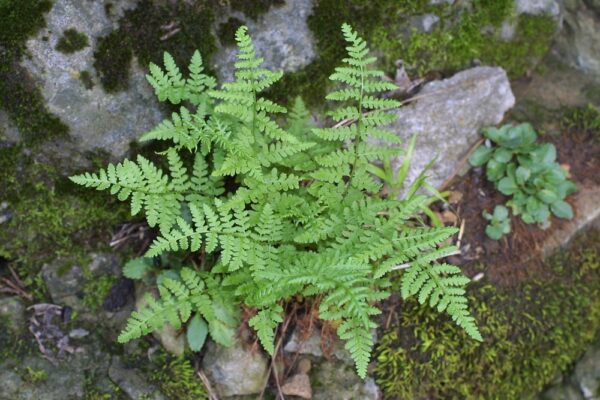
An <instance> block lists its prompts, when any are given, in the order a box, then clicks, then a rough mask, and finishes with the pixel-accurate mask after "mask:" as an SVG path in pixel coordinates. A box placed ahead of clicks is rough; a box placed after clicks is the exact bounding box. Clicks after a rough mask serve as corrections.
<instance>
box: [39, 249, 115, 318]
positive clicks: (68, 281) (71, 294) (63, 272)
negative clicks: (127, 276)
mask: <svg viewBox="0 0 600 400" xmlns="http://www.w3.org/2000/svg"><path fill="white" fill-rule="evenodd" d="M65 267H66V268H65ZM89 270H90V272H91V274H92V277H98V276H102V275H106V274H113V275H118V274H120V268H119V261H118V259H117V258H116V257H115V256H114V255H109V254H93V255H92V261H91V262H90V265H89ZM42 278H43V279H44V283H45V284H46V288H47V289H48V293H49V294H50V297H51V298H52V301H53V302H54V303H55V304H61V305H67V306H69V307H73V308H74V309H75V310H85V309H86V307H85V305H84V304H83V302H82V297H81V295H82V290H83V285H84V282H85V278H84V274H83V268H82V267H81V266H79V265H67V266H65V265H64V264H63V262H62V261H61V260H60V259H58V260H55V261H54V262H52V263H50V264H45V265H44V266H43V267H42ZM88 311H89V310H88Z"/></svg>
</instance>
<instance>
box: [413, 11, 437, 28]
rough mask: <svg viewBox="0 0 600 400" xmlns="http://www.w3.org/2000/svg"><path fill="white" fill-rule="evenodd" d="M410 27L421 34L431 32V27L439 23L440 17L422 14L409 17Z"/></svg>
mask: <svg viewBox="0 0 600 400" xmlns="http://www.w3.org/2000/svg"><path fill="white" fill-rule="evenodd" d="M410 21H411V25H412V26H414V27H415V28H417V29H418V30H420V31H421V32H431V30H432V29H433V27H434V26H435V25H437V24H438V23H439V22H440V17H438V16H437V15H435V14H424V15H417V16H414V17H411V19H410Z"/></svg>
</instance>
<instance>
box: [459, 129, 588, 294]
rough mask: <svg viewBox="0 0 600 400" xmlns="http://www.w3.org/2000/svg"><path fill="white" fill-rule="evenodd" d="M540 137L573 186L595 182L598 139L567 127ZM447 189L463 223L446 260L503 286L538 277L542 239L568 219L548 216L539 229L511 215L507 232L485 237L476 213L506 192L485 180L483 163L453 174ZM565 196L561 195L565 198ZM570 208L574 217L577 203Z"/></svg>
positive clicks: (502, 200)
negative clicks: (457, 251)
mask: <svg viewBox="0 0 600 400" xmlns="http://www.w3.org/2000/svg"><path fill="white" fill-rule="evenodd" d="M540 141H544V142H549V143H553V144H554V145H555V146H556V148H557V153H558V162H559V163H560V164H562V165H563V166H564V167H566V168H567V169H568V170H569V171H570V174H571V179H572V180H573V181H575V183H576V184H577V185H578V187H583V186H587V185H593V186H597V185H600V143H598V141H595V140H594V139H593V138H591V137H590V136H589V135H580V134H571V133H569V134H566V133H565V134H562V135H559V136H543V137H542V138H541V139H540ZM449 190H450V191H452V192H457V193H458V196H455V197H459V198H460V200H459V201H458V202H457V203H456V204H451V205H450V210H451V211H452V212H454V213H455V214H456V215H457V216H458V219H457V222H456V225H457V226H460V225H461V224H463V223H464V233H463V236H462V240H461V251H462V254H461V255H459V256H455V257H452V258H451V260H450V261H451V262H453V263H455V264H457V265H461V264H462V265H463V268H464V271H465V273H466V274H467V275H468V276H471V277H473V276H475V275H476V274H478V273H479V272H484V274H485V276H486V278H487V279H488V280H489V281H490V282H492V283H494V284H498V285H503V286H512V285H513V284H515V283H517V282H519V281H522V280H527V279H528V278H533V277H535V278H536V279H542V278H543V277H544V276H545V275H546V274H547V272H546V269H545V268H544V266H543V264H542V262H541V258H542V257H541V251H542V244H543V243H544V240H546V239H547V238H548V237H549V236H550V235H551V234H552V232H553V231H554V230H556V229H559V228H561V227H562V226H563V225H565V224H567V223H568V221H565V220H562V219H558V218H556V217H552V219H551V227H550V228H548V229H546V230H543V229H540V228H539V227H538V226H537V225H535V224H533V225H528V224H525V223H524V222H523V221H521V219H520V218H519V217H514V216H513V217H512V218H511V228H512V231H511V233H510V234H509V235H506V236H505V237H503V238H502V239H500V240H498V241H495V240H491V239H489V238H488V237H487V236H486V234H485V227H486V225H487V221H486V220H485V219H484V218H483V217H482V215H481V214H482V211H484V210H487V211H488V212H491V211H492V210H493V209H494V207H495V206H496V205H498V204H504V203H506V201H507V200H508V199H509V198H508V197H506V196H504V195H502V194H501V193H499V192H498V191H496V190H495V189H494V187H493V185H492V184H491V183H489V182H488V181H487V179H486V178H485V172H484V170H483V168H472V169H471V170H470V171H469V172H468V173H467V174H466V175H464V176H462V177H458V178H455V180H454V181H453V182H452V183H451V184H450V185H449ZM461 195H462V196H461ZM571 198H572V196H570V197H569V198H567V199H566V200H567V201H568V202H569V201H570V200H571ZM574 211H575V214H576V217H577V212H578V211H577V209H574ZM576 217H575V218H576ZM463 221H464V222H463ZM536 260H538V262H536Z"/></svg>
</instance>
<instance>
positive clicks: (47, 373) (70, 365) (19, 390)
mask: <svg viewBox="0 0 600 400" xmlns="http://www.w3.org/2000/svg"><path fill="white" fill-rule="evenodd" d="M109 362H110V357H109V356H108V355H107V354H106V353H104V352H103V351H102V350H101V349H100V346H99V344H98V343H92V344H91V345H86V346H84V347H82V348H80V349H79V351H78V352H76V353H75V354H74V355H72V356H70V357H69V359H68V360H66V361H63V362H58V363H56V364H55V365H54V364H51V363H50V362H49V361H48V360H47V359H45V358H42V356H41V355H39V354H38V353H37V352H36V351H34V352H33V355H30V356H27V357H25V358H24V359H12V358H8V359H6V360H2V361H1V362H0V382H1V383H0V400H37V399H44V400H65V399H83V398H86V397H85V395H86V391H87V390H86V382H89V381H88V377H96V376H102V375H104V376H106V374H107V371H108V366H109ZM100 381H101V379H98V382H92V384H94V385H95V386H98V385H100V384H101V382H100ZM110 391H111V390H110V388H109V386H103V387H102V392H104V393H107V392H110ZM111 398H112V397H111Z"/></svg>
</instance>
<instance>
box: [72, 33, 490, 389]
mask: <svg viewBox="0 0 600 400" xmlns="http://www.w3.org/2000/svg"><path fill="white" fill-rule="evenodd" d="M342 31H343V35H344V38H345V40H346V42H347V43H348V47H347V52H348V56H347V57H346V58H344V60H343V65H342V66H340V67H338V68H336V70H335V72H334V73H333V74H332V75H331V80H332V81H333V82H336V83H337V84H338V85H339V88H338V89H336V90H335V91H333V92H332V93H330V94H329V95H328V96H327V99H328V100H330V101H331V102H332V103H335V104H337V107H335V108H334V109H333V110H332V111H331V112H330V113H329V114H328V115H329V116H330V117H331V120H332V124H335V125H334V126H333V127H315V126H314V124H313V123H312V121H311V117H310V113H309V112H308V110H307V109H306V107H305V106H304V104H303V102H302V100H301V99H297V100H296V101H295V103H294V105H293V107H292V109H291V111H290V113H289V116H288V118H287V123H286V124H282V125H280V124H279V122H278V121H281V120H285V118H284V116H285V114H286V113H287V109H286V108H284V107H282V106H280V105H278V104H276V103H274V102H272V101H270V100H268V99H266V98H265V97H263V95H262V93H263V92H264V91H265V90H267V89H268V88H270V87H271V86H272V85H273V84H274V83H275V82H276V81H277V80H278V79H279V78H280V77H281V73H280V72H271V71H268V70H266V69H264V68H262V67H261V64H262V59H261V58H260V57H258V56H257V54H256V52H255V49H254V46H253V44H252V41H251V39H250V37H249V36H248V33H247V29H246V28H245V27H242V28H240V29H239V30H238V31H237V33H236V41H237V43H238V47H239V49H240V51H239V54H238V56H237V61H236V63H235V68H236V70H235V79H234V80H233V81H232V82H228V83H224V84H223V85H221V86H220V87H217V86H216V85H215V83H214V80H213V79H212V78H209V77H207V76H205V75H204V74H203V72H202V62H201V58H200V55H199V54H197V53H196V54H194V56H193V57H192V61H191V65H190V68H189V76H188V77H184V76H183V74H182V73H181V71H180V70H179V69H178V67H177V66H176V65H175V63H174V62H173V59H172V57H170V56H169V55H168V54H166V55H165V59H164V62H165V70H163V69H161V68H159V67H158V66H155V65H151V67H150V75H149V77H148V80H149V82H150V84H151V85H152V86H153V87H154V89H155V91H156V94H157V96H158V97H159V99H161V100H168V101H170V102H172V103H173V104H179V105H180V109H179V112H177V113H174V114H173V115H172V117H171V119H168V120H165V121H163V122H162V123H161V124H159V126H158V127H156V128H155V129H153V130H152V131H150V132H149V133H147V134H145V135H144V136H142V139H143V140H162V141H167V142H169V143H171V147H169V149H168V150H167V151H166V152H164V153H163V156H164V157H165V160H166V163H165V164H166V166H167V170H166V171H163V170H162V169H161V168H159V167H157V166H155V165H154V164H152V163H151V162H150V161H149V160H147V159H145V158H143V157H138V159H137V160H136V161H128V160H125V161H123V162H122V163H120V164H117V165H109V166H108V168H107V169H106V170H100V171H99V172H98V173H96V174H91V173H85V174H82V175H79V176H76V177H73V178H72V180H73V181H74V182H76V183H78V184H81V185H85V186H88V187H93V188H96V189H98V190H109V191H110V192H111V193H112V194H113V195H116V196H117V197H118V198H119V199H120V200H129V201H130V202H131V210H132V213H133V214H136V213H139V212H142V211H143V212H144V213H145V215H146V218H147V220H148V223H149V225H151V226H155V225H157V226H159V228H160V234H159V235H158V237H157V238H156V239H155V240H154V241H153V243H152V244H151V246H150V248H149V249H148V251H147V253H146V257H159V256H164V255H165V254H168V253H172V252H184V253H194V254H199V255H200V257H194V259H201V260H202V262H201V263H200V264H199V265H192V266H190V267H185V268H181V269H178V268H174V270H175V271H173V270H171V271H169V272H168V274H167V273H166V272H165V273H164V274H161V275H160V276H159V279H158V280H157V281H158V294H159V297H158V298H154V297H151V296H148V298H147V305H146V306H145V307H144V308H142V309H141V310H139V311H136V312H134V313H133V314H132V316H131V318H130V320H129V323H128V325H127V327H126V328H125V330H124V331H123V332H122V334H121V336H120V337H119V340H120V341H121V342H126V341H128V340H131V339H134V338H137V337H140V336H142V335H145V334H147V333H149V332H152V331H153V330H156V329H160V328H161V327H162V326H163V325H164V324H165V323H169V324H171V325H172V326H174V327H176V328H177V327H181V326H183V325H184V324H186V323H187V322H188V321H189V320H190V319H191V318H194V321H198V318H202V319H203V320H204V321H205V322H206V323H207V324H208V330H209V332H210V334H211V336H212V337H213V339H215V340H217V341H219V342H220V343H223V344H229V343H231V342H232V340H233V339H232V338H233V329H234V328H235V325H236V324H237V321H238V318H237V312H238V310H239V307H240V305H242V304H243V305H245V306H246V307H250V308H253V309H255V310H256V314H255V315H254V317H252V318H251V319H250V321H249V325H250V326H251V327H252V328H253V329H254V330H255V331H256V333H257V336H258V338H259V339H260V341H261V343H262V345H263V347H264V348H265V349H266V350H267V352H269V353H270V354H273V352H274V340H275V335H276V332H277V327H278V325H279V323H281V322H282V320H283V314H284V309H283V307H282V304H284V302H285V301H289V300H290V299H292V298H293V296H296V295H298V294H301V295H303V296H316V295H318V296H319V297H320V298H321V302H320V307H319V317H320V318H321V319H324V320H329V321H332V322H334V325H335V326H337V333H338V336H339V337H340V338H341V339H342V340H344V341H345V346H346V348H347V349H348V351H349V352H350V354H351V355H352V358H353V359H354V361H355V363H356V368H357V372H358V374H359V375H360V376H361V377H364V376H365V374H366V371H367V366H368V363H369V360H370V354H371V350H372V348H373V345H374V343H373V330H374V329H375V328H376V323H375V321H374V318H373V317H374V316H375V315H377V314H379V313H380V310H379V308H378V307H377V304H378V302H380V301H381V300H383V299H385V298H387V297H388V296H389V295H390V293H389V288H390V287H391V281H392V277H393V276H394V275H398V274H400V279H401V292H402V296H403V297H404V298H407V297H410V296H416V297H417V299H418V300H419V302H421V303H423V304H425V303H427V304H429V305H430V306H431V307H435V308H436V309H437V310H438V311H439V312H445V313H447V314H448V315H450V316H451V318H453V319H454V321H455V322H456V324H457V325H458V326H460V327H462V328H463V329H464V330H465V331H466V332H467V333H468V334H469V335H470V336H471V337H473V338H474V339H476V340H481V335H480V334H479V331H478V330H477V326H476V324H475V320H474V318H473V317H472V316H471V315H470V314H469V311H468V307H467V302H466V297H465V289H464V287H465V285H466V284H467V282H468V279H467V278H465V277H464V276H463V275H461V273H460V269H459V268H457V267H455V266H451V265H448V264H445V263H441V264H440V263H437V260H439V259H442V258H444V257H445V256H447V255H448V254H449V252H451V251H453V249H452V248H451V247H443V245H442V243H444V242H446V241H447V240H448V238H450V237H451V236H452V235H454V234H455V233H456V230H455V229H454V228H444V227H435V228H430V227H424V226H422V224H420V223H419V222H418V220H419V219H418V218H417V217H418V216H419V213H420V212H421V210H422V209H425V208H427V205H428V204H429V202H430V201H431V199H430V198H429V197H427V196H424V195H420V194H418V193H416V192H415V190H416V186H415V189H411V193H410V195H409V196H408V197H406V198H404V199H400V200H397V199H396V198H395V197H394V198H386V197H385V196H384V195H383V193H382V192H381V189H382V185H381V183H380V181H379V180H378V178H377V176H375V175H373V174H372V173H371V171H376V169H374V168H373V165H372V163H373V162H377V161H381V160H387V159H389V157H391V156H395V155H397V154H398V151H400V150H399V149H398V146H397V144H398V143H399V140H398V138H397V136H396V135H395V134H394V133H392V132H389V131H387V130H386V129H385V125H387V124H388V123H390V122H391V121H393V119H394V118H395V114H394V113H388V112H387V111H388V109H390V108H395V107H398V106H399V105H400V104H399V103H398V102H397V101H395V100H391V99H388V98H385V97H384V96H382V94H383V93H384V92H386V91H389V90H393V89H394V88H395V86H394V85H393V84H391V83H389V82H386V81H384V80H382V79H381V78H382V76H383V73H382V72H381V71H378V70H377V69H375V68H373V65H374V62H375V58H373V57H371V56H370V55H369V49H368V48H367V45H366V43H365V41H364V40H362V39H361V38H360V37H359V36H358V35H357V34H356V33H355V32H354V31H353V30H352V29H351V28H350V26H349V25H344V26H343V27H342ZM336 122H337V123H336ZM390 144H393V145H395V146H390ZM181 152H188V153H189V152H191V153H192V155H193V157H192V158H190V157H182V154H181ZM225 178H227V179H228V180H229V181H230V182H231V184H229V185H227V189H226V185H225V184H224V179H225ZM399 264H402V265H405V266H408V268H403V269H401V272H398V270H399V268H398V265H399ZM192 316H194V317H192ZM203 324H204V322H202V321H200V322H196V326H200V327H202V326H204V325H203Z"/></svg>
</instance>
